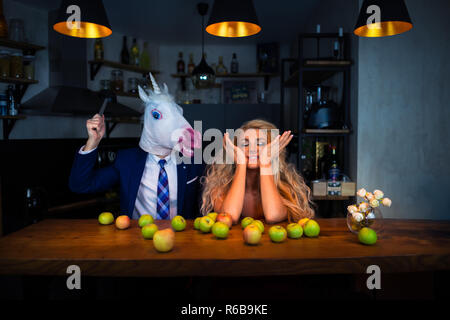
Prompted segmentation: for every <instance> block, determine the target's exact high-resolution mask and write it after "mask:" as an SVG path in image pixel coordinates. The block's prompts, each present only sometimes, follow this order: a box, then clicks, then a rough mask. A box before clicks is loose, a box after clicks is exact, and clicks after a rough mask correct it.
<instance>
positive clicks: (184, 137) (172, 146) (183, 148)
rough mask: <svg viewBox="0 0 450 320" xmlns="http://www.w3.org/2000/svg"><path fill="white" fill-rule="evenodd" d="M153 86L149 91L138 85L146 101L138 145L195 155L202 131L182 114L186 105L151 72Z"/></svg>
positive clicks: (155, 150)
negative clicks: (175, 98) (183, 105)
mask: <svg viewBox="0 0 450 320" xmlns="http://www.w3.org/2000/svg"><path fill="white" fill-rule="evenodd" d="M150 79H151V81H152V85H153V90H149V93H148V94H147V93H146V92H145V90H143V89H142V88H141V87H139V97H140V98H141V100H142V101H143V102H144V103H145V115H144V129H143V131H142V135H141V140H140V141H139V146H140V147H141V148H142V149H143V150H144V151H146V152H148V153H151V154H155V155H160V156H166V155H168V154H169V153H171V152H172V151H173V150H175V151H180V152H181V153H182V154H183V155H184V156H185V157H192V155H193V153H194V150H193V148H200V147H201V134H200V132H198V131H194V129H192V127H191V125H190V124H189V123H188V122H187V121H186V119H185V118H184V117H183V109H182V108H181V107H180V106H179V105H177V104H176V103H175V101H174V100H173V98H172V96H171V95H170V94H169V89H168V88H167V85H166V84H164V87H163V90H162V91H161V89H160V88H159V86H158V84H157V83H156V81H155V79H154V78H153V75H152V74H151V73H150Z"/></svg>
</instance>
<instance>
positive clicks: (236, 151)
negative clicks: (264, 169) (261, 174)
mask: <svg viewBox="0 0 450 320" xmlns="http://www.w3.org/2000/svg"><path fill="white" fill-rule="evenodd" d="M223 145H224V147H225V152H226V155H227V159H233V161H234V163H236V164H244V165H245V164H246V163H247V160H246V157H245V152H244V150H242V149H241V148H239V147H237V146H235V145H234V143H233V142H232V141H231V140H230V137H229V135H228V132H226V133H225V134H224V136H223Z"/></svg>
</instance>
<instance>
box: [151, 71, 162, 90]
mask: <svg viewBox="0 0 450 320" xmlns="http://www.w3.org/2000/svg"><path fill="white" fill-rule="evenodd" d="M149 75H150V80H151V81H152V86H153V92H155V93H158V94H160V93H161V89H159V87H158V84H157V83H156V81H155V78H153V75H152V73H151V72H149Z"/></svg>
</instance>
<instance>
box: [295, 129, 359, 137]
mask: <svg viewBox="0 0 450 320" xmlns="http://www.w3.org/2000/svg"><path fill="white" fill-rule="evenodd" d="M350 133H352V131H351V130H350V129H304V130H302V135H303V136H345V135H348V134H350Z"/></svg>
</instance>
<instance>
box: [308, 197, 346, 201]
mask: <svg viewBox="0 0 450 320" xmlns="http://www.w3.org/2000/svg"><path fill="white" fill-rule="evenodd" d="M349 199H350V197H349V196H312V200H316V201H320V200H334V201H335V200H349Z"/></svg>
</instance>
